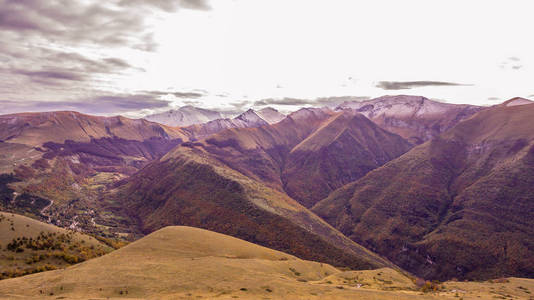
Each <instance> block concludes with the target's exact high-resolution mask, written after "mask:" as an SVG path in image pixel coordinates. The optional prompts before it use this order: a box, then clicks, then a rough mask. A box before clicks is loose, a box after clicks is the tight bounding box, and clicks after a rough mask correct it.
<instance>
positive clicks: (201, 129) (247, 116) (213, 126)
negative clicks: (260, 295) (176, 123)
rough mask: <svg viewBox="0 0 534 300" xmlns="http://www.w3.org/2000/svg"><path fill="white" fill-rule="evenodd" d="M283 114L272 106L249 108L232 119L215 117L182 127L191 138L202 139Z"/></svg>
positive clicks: (270, 120)
mask: <svg viewBox="0 0 534 300" xmlns="http://www.w3.org/2000/svg"><path fill="white" fill-rule="evenodd" d="M283 118H285V116H284V115H283V114H281V113H279V112H278V111H277V110H275V109H273V108H264V109H261V110H259V111H255V110H253V109H249V110H247V111H245V112H244V113H242V114H240V115H238V116H237V117H235V118H233V119H229V118H225V119H216V120H213V121H210V122H206V123H203V124H197V125H192V126H188V127H185V128H183V130H184V131H186V132H187V133H188V134H189V135H190V136H191V137H192V138H193V139H203V138H206V137H209V136H211V135H213V134H216V133H218V132H221V131H223V130H226V129H231V128H255V127H261V126H265V125H269V124H274V123H277V122H279V121H281V120H282V119H283Z"/></svg>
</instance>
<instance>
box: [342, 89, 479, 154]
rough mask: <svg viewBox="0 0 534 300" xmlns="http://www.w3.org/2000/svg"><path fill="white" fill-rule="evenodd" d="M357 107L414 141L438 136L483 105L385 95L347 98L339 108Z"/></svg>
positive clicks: (372, 118)
mask: <svg viewBox="0 0 534 300" xmlns="http://www.w3.org/2000/svg"><path fill="white" fill-rule="evenodd" d="M345 109H350V110H356V111H358V112H360V113H362V114H363V115H365V116H366V117H367V118H369V119H371V120H372V121H373V122H375V123H376V124H378V125H379V126H380V127H382V128H384V129H386V130H388V131H390V132H393V133H396V134H398V135H400V136H402V137H403V138H405V139H407V140H409V141H410V142H411V143H413V144H421V143H423V142H425V141H428V140H430V139H432V138H434V137H437V136H438V135H440V134H441V133H443V132H445V131H446V130H448V129H450V128H452V127H453V126H454V125H456V124H457V123H458V122H460V121H462V120H465V119H467V118H469V117H471V116H472V115H473V114H475V113H476V112H478V111H480V110H481V109H483V108H482V107H479V106H474V105H458V104H449V103H443V102H438V101H433V100H429V99H427V98H425V97H421V96H406V95H398V96H383V97H379V98H376V99H371V100H366V101H352V102H344V103H342V104H341V105H339V106H338V107H336V110H345Z"/></svg>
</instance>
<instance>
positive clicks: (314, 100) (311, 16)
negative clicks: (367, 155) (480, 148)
mask: <svg viewBox="0 0 534 300" xmlns="http://www.w3.org/2000/svg"><path fill="white" fill-rule="evenodd" d="M533 11H534V4H533V3H532V1H531V0H524V1H522V0H508V1H497V0H496V1H487V0H483V1H478V0H470V1H465V0H464V1H456V0H446V1H445V0H444V1H438V0H434V1H429V0H420V1H416V0H404V1H398V0H374V1H356V0H322V1H319V0H211V1H209V0H106V1H104V0H46V1H44V0H0V41H1V42H0V114H3V113H12V112H20V111H49V110H77V111H81V112H86V113H93V114H102V115H112V114H125V115H128V116H142V115H144V114H148V113H152V112H157V111H163V110H167V109H169V108H174V107H178V106H182V105H195V106H199V107H204V108H215V109H220V110H229V111H232V110H240V109H244V108H248V107H256V108H261V107H264V106H274V107H276V108H278V109H281V110H283V111H289V110H292V109H295V108H297V107H299V106H307V105H321V106H322V105H326V104H329V103H333V102H338V101H342V100H344V99H349V98H351V97H352V99H365V98H366V97H377V96H381V95H393V94H412V95H423V96H426V97H428V98H432V99H440V100H442V101H447V102H451V103H471V104H480V105H492V104H496V103H499V102H502V101H504V100H506V99H508V98H511V97H514V96H521V97H527V98H528V97H530V98H534V38H532V12H533Z"/></svg>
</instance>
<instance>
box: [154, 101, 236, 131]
mask: <svg viewBox="0 0 534 300" xmlns="http://www.w3.org/2000/svg"><path fill="white" fill-rule="evenodd" d="M225 117H226V115H225V114H223V113H221V112H219V111H214V110H209V109H204V108H198V107H194V106H191V105H187V106H183V107H180V108H178V109H171V110H168V111H165V112H162V113H157V114H152V115H148V116H146V117H145V118H144V119H146V120H148V121H152V122H157V123H160V124H165V125H168V126H174V127H184V126H190V125H194V124H202V123H206V122H209V121H213V120H216V119H222V118H225Z"/></svg>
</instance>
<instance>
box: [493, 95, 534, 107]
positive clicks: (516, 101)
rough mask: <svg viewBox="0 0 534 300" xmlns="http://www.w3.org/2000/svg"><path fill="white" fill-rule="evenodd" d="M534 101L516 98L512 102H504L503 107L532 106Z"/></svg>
mask: <svg viewBox="0 0 534 300" xmlns="http://www.w3.org/2000/svg"><path fill="white" fill-rule="evenodd" d="M532 103H534V101H532V100H529V99H526V98H521V97H514V98H512V99H510V100H507V101H504V102H503V103H502V104H501V105H502V106H518V105H526V104H532Z"/></svg>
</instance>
